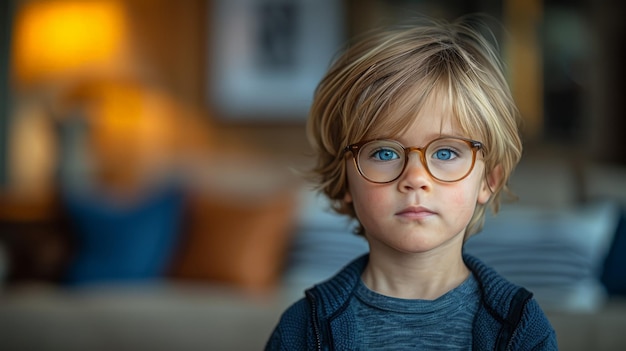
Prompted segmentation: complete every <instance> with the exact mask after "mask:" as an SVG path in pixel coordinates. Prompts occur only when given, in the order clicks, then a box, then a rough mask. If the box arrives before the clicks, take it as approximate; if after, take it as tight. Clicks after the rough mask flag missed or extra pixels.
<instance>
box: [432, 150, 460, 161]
mask: <svg viewBox="0 0 626 351" xmlns="http://www.w3.org/2000/svg"><path fill="white" fill-rule="evenodd" d="M433 156H434V157H435V158H436V159H437V160H442V161H447V160H452V159H454V158H456V157H457V154H456V152H454V150H451V149H439V150H437V151H435V153H434V154H433Z"/></svg>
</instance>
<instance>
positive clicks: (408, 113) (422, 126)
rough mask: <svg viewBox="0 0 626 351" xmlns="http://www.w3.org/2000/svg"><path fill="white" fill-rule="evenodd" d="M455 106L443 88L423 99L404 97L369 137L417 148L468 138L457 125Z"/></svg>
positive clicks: (435, 90)
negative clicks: (444, 139)
mask: <svg viewBox="0 0 626 351" xmlns="http://www.w3.org/2000/svg"><path fill="white" fill-rule="evenodd" d="M454 103H455V97H454V96H453V95H451V94H450V93H449V90H448V89H444V88H443V86H442V85H439V86H435V87H434V88H433V89H432V90H431V91H430V92H428V93H422V98H417V97H416V96H415V95H414V94H405V96H403V97H402V98H400V99H398V101H397V102H396V108H395V109H390V110H389V111H388V112H387V115H386V118H384V119H383V120H382V121H381V123H380V124H379V125H378V126H377V127H375V128H372V130H371V131H370V133H369V135H368V136H369V137H370V138H371V139H376V138H390V139H397V140H398V141H400V142H402V143H405V144H406V145H418V144H420V143H424V142H427V141H430V140H432V139H435V138H437V137H439V136H442V135H447V136H461V137H470V135H469V133H468V132H467V131H466V130H465V129H464V128H463V127H462V124H461V123H460V119H459V115H458V112H457V111H456V109H455V107H454Z"/></svg>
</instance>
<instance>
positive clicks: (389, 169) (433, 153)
mask: <svg viewBox="0 0 626 351" xmlns="http://www.w3.org/2000/svg"><path fill="white" fill-rule="evenodd" d="M482 147H483V144H482V143H481V142H479V141H475V140H470V139H464V138H452V137H443V138H438V139H435V140H433V141H431V142H429V143H428V144H426V146H424V147H421V148H420V147H404V145H402V144H400V143H399V142H397V141H395V140H391V139H377V140H369V141H363V142H360V143H356V144H352V145H349V146H347V147H346V149H345V152H348V151H350V152H352V155H353V159H354V165H355V166H356V168H357V170H358V171H359V173H360V174H361V176H363V178H365V179H367V180H368V181H370V182H373V183H391V182H393V181H395V180H396V179H398V178H400V175H402V173H403V172H404V169H405V168H406V165H407V164H408V163H409V155H410V153H411V152H412V151H417V152H419V155H420V160H421V162H422V164H423V165H424V166H425V168H426V171H427V172H428V174H430V176H431V177H433V178H434V179H437V180H439V181H442V182H457V181H459V180H462V179H463V178H465V177H467V176H468V175H469V174H470V172H471V171H472V169H473V168H474V163H475V162H476V151H477V150H480V149H481V148H482Z"/></svg>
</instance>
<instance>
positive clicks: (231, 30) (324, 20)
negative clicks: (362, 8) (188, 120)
mask: <svg viewBox="0 0 626 351" xmlns="http://www.w3.org/2000/svg"><path fill="white" fill-rule="evenodd" d="M209 8H210V9H209V11H211V13H210V14H209V15H210V16H211V20H210V21H209V23H210V24H211V25H210V28H209V36H208V37H209V38H210V39H211V42H210V45H209V55H210V56H209V57H210V62H211V66H210V69H209V70H208V72H209V74H208V80H209V82H208V83H209V84H208V87H209V89H208V99H209V102H210V104H211V106H213V107H214V108H215V109H216V110H217V112H218V113H219V117H221V118H222V119H226V120H232V121H257V122H263V121H298V120H304V119H305V118H306V115H307V113H308V110H309V107H310V104H311V101H312V98H313V92H314V90H315V87H316V86H317V84H318V83H319V81H320V79H321V78H322V76H323V75H324V73H325V72H326V70H327V69H328V67H329V65H330V63H331V60H332V59H333V57H334V56H335V54H336V53H337V52H338V50H339V49H340V47H341V45H342V44H343V42H344V40H345V33H344V14H343V8H342V2H341V1H337V0H214V1H213V6H210V7H209Z"/></svg>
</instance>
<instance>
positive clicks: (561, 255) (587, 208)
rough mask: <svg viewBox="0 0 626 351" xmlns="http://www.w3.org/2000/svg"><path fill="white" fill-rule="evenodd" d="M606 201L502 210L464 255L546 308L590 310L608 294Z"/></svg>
mask: <svg viewBox="0 0 626 351" xmlns="http://www.w3.org/2000/svg"><path fill="white" fill-rule="evenodd" d="M617 215H618V212H617V206H616V205H615V204H614V203H610V202H597V203H589V204H586V205H581V206H576V207H561V208H544V207H536V206H535V207H529V206H521V205H511V206H504V208H503V210H502V211H501V213H499V214H498V215H496V216H493V215H488V216H487V218H486V223H485V227H484V230H483V231H482V232H481V233H479V234H477V235H475V236H473V237H471V238H470V239H469V240H468V241H467V242H466V244H465V250H466V251H467V252H468V253H471V254H474V255H475V256H477V257H479V258H481V259H482V260H483V261H484V262H485V263H487V264H488V265H490V266H491V267H493V268H494V269H496V270H497V271H498V272H500V273H501V274H502V275H504V276H505V277H506V278H508V279H509V280H511V281H513V282H514V283H517V284H519V285H522V286H525V287H526V288H527V289H529V290H531V291H532V292H533V293H534V294H535V297H536V298H537V300H538V301H539V303H540V304H541V305H542V307H544V308H548V309H565V310H586V311H587V310H594V309H596V308H598V307H599V306H601V305H602V303H603V302H604V300H605V297H606V291H605V289H604V287H603V285H602V284H601V282H600V275H601V270H602V264H603V262H604V259H605V257H606V255H607V253H608V250H609V247H610V245H611V241H612V239H613V235H614V233H615V227H616V224H617Z"/></svg>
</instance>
